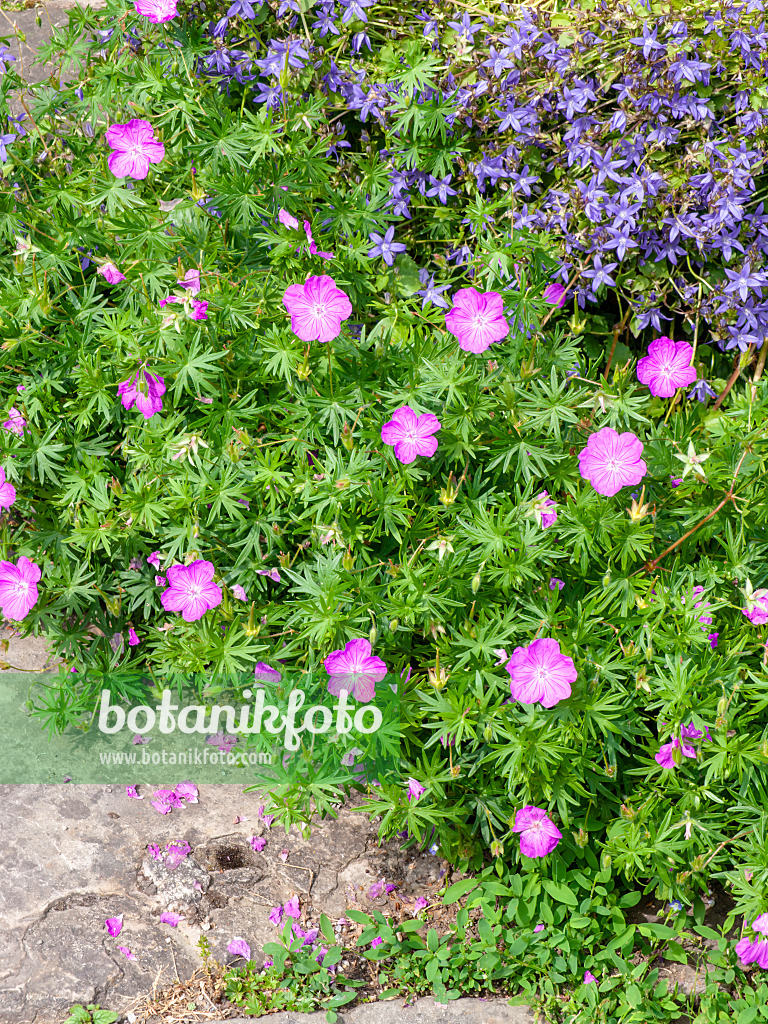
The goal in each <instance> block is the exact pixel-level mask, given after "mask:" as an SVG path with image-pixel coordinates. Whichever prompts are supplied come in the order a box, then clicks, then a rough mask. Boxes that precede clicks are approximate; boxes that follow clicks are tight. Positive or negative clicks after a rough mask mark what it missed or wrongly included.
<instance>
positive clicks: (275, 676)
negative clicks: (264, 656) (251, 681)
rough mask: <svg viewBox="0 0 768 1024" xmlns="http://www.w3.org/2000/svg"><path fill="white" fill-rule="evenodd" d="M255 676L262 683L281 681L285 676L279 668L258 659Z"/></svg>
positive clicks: (254, 670) (254, 671)
mask: <svg viewBox="0 0 768 1024" xmlns="http://www.w3.org/2000/svg"><path fill="white" fill-rule="evenodd" d="M253 674H254V677H255V678H256V681H257V682H261V683H279V682H280V680H281V679H282V678H283V677H282V675H281V674H280V673H279V672H278V671H277V669H274V668H272V667H271V666H270V665H267V663H266V662H264V661H257V662H256V665H255V666H254V669H253Z"/></svg>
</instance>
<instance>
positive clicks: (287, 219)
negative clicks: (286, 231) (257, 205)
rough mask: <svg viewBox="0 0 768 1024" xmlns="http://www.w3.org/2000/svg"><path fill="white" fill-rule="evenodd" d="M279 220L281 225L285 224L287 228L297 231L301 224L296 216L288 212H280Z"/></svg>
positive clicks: (278, 214)
mask: <svg viewBox="0 0 768 1024" xmlns="http://www.w3.org/2000/svg"><path fill="white" fill-rule="evenodd" d="M277 219H278V220H279V221H280V223H281V224H284V225H285V227H287V228H293V229H294V230H295V229H297V228H298V226H299V222H298V221H297V220H296V218H295V217H294V216H292V215H291V214H290V213H288V211H287V210H282V209H281V210H278V213H277Z"/></svg>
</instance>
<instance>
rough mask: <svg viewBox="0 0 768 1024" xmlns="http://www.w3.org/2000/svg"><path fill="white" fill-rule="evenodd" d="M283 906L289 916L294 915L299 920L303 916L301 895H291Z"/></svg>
mask: <svg viewBox="0 0 768 1024" xmlns="http://www.w3.org/2000/svg"><path fill="white" fill-rule="evenodd" d="M283 908H284V910H285V912H286V914H287V915H288V917H293V918H295V919H296V920H298V919H299V918H300V917H301V910H300V909H299V897H298V896H291V898H290V899H289V900H288V902H287V903H284V904H283Z"/></svg>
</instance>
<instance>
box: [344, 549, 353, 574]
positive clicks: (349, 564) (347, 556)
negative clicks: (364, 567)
mask: <svg viewBox="0 0 768 1024" xmlns="http://www.w3.org/2000/svg"><path fill="white" fill-rule="evenodd" d="M341 564H342V565H343V566H344V568H345V569H346V570H347V572H349V571H350V569H354V567H355V556H354V555H353V554H352V552H351V551H350V550H347V551H345V552H344V556H343V558H342V559H341Z"/></svg>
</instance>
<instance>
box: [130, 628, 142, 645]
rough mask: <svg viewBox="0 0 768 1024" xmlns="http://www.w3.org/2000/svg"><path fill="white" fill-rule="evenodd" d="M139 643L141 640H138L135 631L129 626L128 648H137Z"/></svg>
mask: <svg viewBox="0 0 768 1024" xmlns="http://www.w3.org/2000/svg"><path fill="white" fill-rule="evenodd" d="M140 643H141V640H139V638H138V636H137V635H136V630H135V629H134V628H133V626H131V627H130V628H129V629H128V646H129V647H137V646H138V645H139V644H140Z"/></svg>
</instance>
